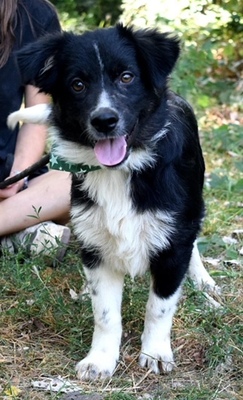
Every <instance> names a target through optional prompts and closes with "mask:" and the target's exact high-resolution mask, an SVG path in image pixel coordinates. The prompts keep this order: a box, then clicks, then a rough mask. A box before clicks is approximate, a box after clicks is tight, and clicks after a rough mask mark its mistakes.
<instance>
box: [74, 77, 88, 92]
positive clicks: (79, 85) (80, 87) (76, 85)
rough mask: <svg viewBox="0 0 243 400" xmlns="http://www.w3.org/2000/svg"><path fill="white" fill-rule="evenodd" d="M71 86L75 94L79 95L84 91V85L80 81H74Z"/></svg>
mask: <svg viewBox="0 0 243 400" xmlns="http://www.w3.org/2000/svg"><path fill="white" fill-rule="evenodd" d="M71 86H72V89H73V90H74V91H75V92H79V93H81V92H83V91H84V89H85V84H84V83H83V82H82V81H81V80H80V79H74V80H73V81H72V84H71Z"/></svg>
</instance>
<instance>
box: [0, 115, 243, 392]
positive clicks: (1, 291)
mask: <svg viewBox="0 0 243 400" xmlns="http://www.w3.org/2000/svg"><path fill="white" fill-rule="evenodd" d="M213 118H214V114H212V115H211V120H213ZM200 123H201V126H202V128H203V131H202V132H203V134H202V146H203V150H204V156H205V160H206V164H207V175H206V184H205V200H206V205H207V217H206V219H205V223H204V227H203V231H202V235H201V238H200V243H199V246H200V251H201V252H202V255H203V257H204V261H205V264H206V265H207V267H208V269H209V270H210V272H211V274H212V276H214V278H215V280H216V281H217V283H218V284H219V285H220V286H221V288H222V296H220V298H218V299H217V300H218V301H219V302H220V303H221V306H222V307H221V308H220V309H213V308H210V307H209V306H208V303H207V301H206V299H205V296H204V294H203V293H202V292H198V291H197V290H196V289H195V288H194V286H193V284H192V282H190V281H187V282H186V284H185V288H184V292H183V296H182V299H181V301H180V304H179V307H178V311H177V313H176V316H175V318H174V325H173V333H172V334H173V341H172V343H173V348H174V352H175V357H176V363H177V368H176V369H175V370H174V371H173V372H172V373H171V374H169V375H162V376H155V375H153V374H150V373H147V372H146V371H144V370H143V369H141V368H139V366H138V363H137V361H138V355H139V347H140V336H141V333H142V329H143V318H144V310H145V304H146V299H147V293H148V285H149V283H148V276H146V277H145V278H139V279H136V280H135V281H134V282H133V281H132V280H131V279H129V278H127V279H126V282H125V290H124V299H123V327H124V330H123V338H122V347H121V358H120V362H119V364H118V367H117V370H116V373H115V374H114V376H113V377H112V379H110V380H108V381H105V382H98V381H97V382H93V383H92V384H89V383H84V384H83V383H82V387H83V390H84V393H86V394H88V397H87V399H90V400H96V399H95V394H97V395H99V396H100V398H102V399H104V400H138V399H140V400H145V399H153V400H162V399H163V400H174V399H176V400H194V399H195V400H198V399H200V400H204V399H205V400H214V399H215V400H223V399H227V400H240V399H242V398H243V391H242V387H243V380H242V348H243V346H242V337H243V332H242V310H243V307H242V291H241V290H242V289H241V287H242V256H241V255H240V253H239V251H240V250H241V249H242V247H243V236H242V233H241V234H238V236H237V235H236V234H235V236H234V234H233V232H234V231H235V230H236V229H240V228H241V229H242V223H243V197H242V192H243V187H242V172H243V171H242V164H243V163H242V137H243V130H242V127H240V125H232V124H228V125H227V124H224V125H220V124H219V123H217V124H216V126H213V128H212V125H211V126H208V125H207V124H208V121H207V124H206V123H205V121H203V120H201V121H200ZM229 136H230V137H229ZM232 235H233V236H234V237H235V238H236V239H237V241H236V242H235V241H233V242H232V241H231V240H230V239H229V238H232ZM225 237H226V238H228V239H225ZM76 246H77V245H76V244H75V242H73V243H71V244H70V247H69V250H68V252H67V255H66V257H65V260H64V262H62V263H60V264H59V265H57V267H56V268H55V269H53V268H51V267H50V266H47V265H46V264H45V260H43V258H42V257H35V258H33V259H29V258H26V256H25V254H21V252H20V253H19V254H18V255H14V256H13V255H11V254H8V253H3V254H2V256H1V260H0V262H1V274H0V398H2V399H4V398H6V399H24V400H28V399H31V400H41V399H61V398H62V397H61V396H62V395H61V394H60V393H50V392H45V391H38V390H36V389H34V388H33V387H32V385H31V382H32V381H33V380H40V379H42V378H43V377H56V376H58V375H61V376H62V377H65V378H67V379H69V380H72V381H74V382H76V377H75V372H74V368H75V364H76V362H77V361H78V360H80V359H81V358H82V357H83V356H84V355H85V354H86V353H87V351H88V349H89V346H90V342H91V337H92V331H93V318H92V311H91V304H90V299H89V296H88V295H86V294H83V295H82V296H79V300H74V299H73V298H72V297H71V295H70V289H72V290H73V291H74V292H75V293H77V294H78V293H80V292H81V291H82V288H83V285H84V284H85V279H84V275H83V272H82V264H81V261H80V258H79V256H78V251H77V247H76ZM241 251H242V250H241ZM18 390H20V392H18ZM63 399H64V397H63Z"/></svg>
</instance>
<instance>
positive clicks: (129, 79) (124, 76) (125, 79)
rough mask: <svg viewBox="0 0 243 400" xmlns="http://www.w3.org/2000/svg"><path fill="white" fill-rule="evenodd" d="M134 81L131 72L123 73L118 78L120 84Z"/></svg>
mask: <svg viewBox="0 0 243 400" xmlns="http://www.w3.org/2000/svg"><path fill="white" fill-rule="evenodd" d="M133 79H134V75H133V74H132V72H127V71H126V72H123V73H122V74H121V76H120V82H122V83H131V82H132V81H133Z"/></svg>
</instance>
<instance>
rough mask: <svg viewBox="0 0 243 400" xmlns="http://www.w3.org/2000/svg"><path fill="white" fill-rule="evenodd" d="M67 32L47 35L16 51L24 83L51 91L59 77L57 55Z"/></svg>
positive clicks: (47, 91) (43, 90)
mask: <svg viewBox="0 0 243 400" xmlns="http://www.w3.org/2000/svg"><path fill="white" fill-rule="evenodd" d="M64 42H65V34H62V33H56V34H51V35H46V36H44V37H42V38H40V39H38V40H37V41H35V42H33V43H30V44H28V45H27V46H25V47H24V48H23V49H21V50H20V51H18V52H17V53H16V59H17V65H18V68H19V72H20V76H21V80H22V83H23V84H25V85H26V84H32V85H34V86H36V87H38V88H39V89H40V91H42V92H45V93H51V92H52V88H53V86H54V85H55V83H56V80H57V77H58V69H57V55H58V54H59V52H61V51H62V47H63V44H64Z"/></svg>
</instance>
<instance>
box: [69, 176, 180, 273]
mask: <svg viewBox="0 0 243 400" xmlns="http://www.w3.org/2000/svg"><path fill="white" fill-rule="evenodd" d="M82 189H84V190H86V191H87V192H88V194H89V196H90V197H91V198H92V199H93V200H94V202H95V205H94V206H93V207H91V208H89V209H86V207H85V205H80V206H75V207H73V208H72V212H71V214H72V220H73V224H74V230H75V233H76V235H77V236H78V238H80V240H81V241H82V242H83V243H84V245H85V246H87V247H95V248H98V249H99V250H100V252H101V254H102V258H103V261H104V262H105V264H108V265H107V266H109V268H112V269H115V270H119V271H122V272H124V273H129V274H130V275H131V276H132V277H134V276H135V275H138V274H139V275H140V274H143V273H144V272H145V271H146V269H147V268H148V260H149V255H151V254H152V253H153V252H155V251H156V250H157V249H162V248H165V247H167V246H168V239H169V237H170V235H171V233H172V232H173V217H172V215H170V214H168V213H166V212H161V211H157V212H151V211H146V212H144V213H138V212H137V211H136V210H135V208H134V206H133V204H132V200H131V195H130V175H129V174H128V173H127V172H124V171H120V170H101V171H96V172H91V173H89V174H88V175H87V176H86V179H85V182H84V183H83V185H82Z"/></svg>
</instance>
